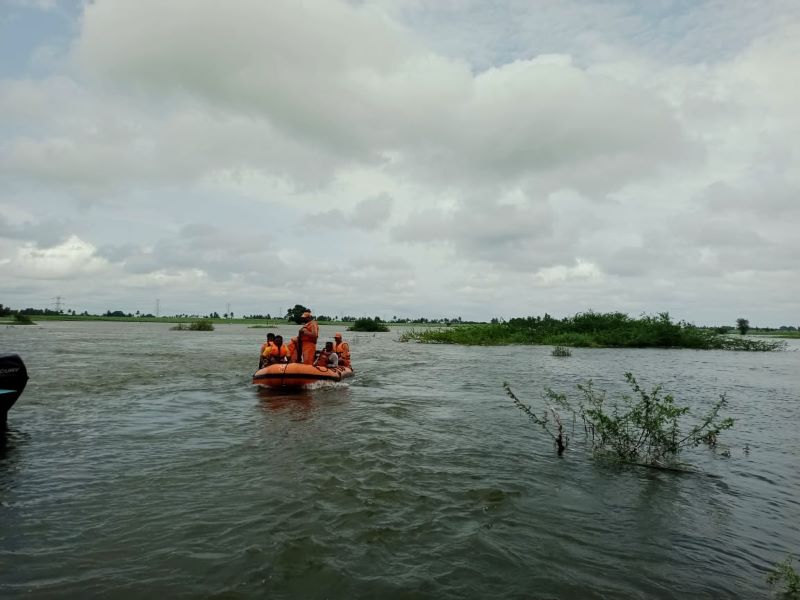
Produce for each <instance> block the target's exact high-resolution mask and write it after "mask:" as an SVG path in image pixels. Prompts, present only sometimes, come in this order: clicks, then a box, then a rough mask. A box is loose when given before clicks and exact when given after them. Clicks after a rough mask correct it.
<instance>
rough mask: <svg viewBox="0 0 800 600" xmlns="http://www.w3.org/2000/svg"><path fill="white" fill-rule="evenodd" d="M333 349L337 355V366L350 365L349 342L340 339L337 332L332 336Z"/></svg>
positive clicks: (339, 334)
mask: <svg viewBox="0 0 800 600" xmlns="http://www.w3.org/2000/svg"><path fill="white" fill-rule="evenodd" d="M333 340H334V342H333V351H334V352H336V354H338V355H339V366H340V367H349V366H350V344H348V343H347V342H343V341H342V334H341V333H337V334H336V335H334V336H333Z"/></svg>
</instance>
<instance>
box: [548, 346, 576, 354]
mask: <svg viewBox="0 0 800 600" xmlns="http://www.w3.org/2000/svg"><path fill="white" fill-rule="evenodd" d="M551 354H552V355H553V356H572V351H571V350H570V349H569V348H565V347H564V346H556V347H555V348H553V351H552V352H551Z"/></svg>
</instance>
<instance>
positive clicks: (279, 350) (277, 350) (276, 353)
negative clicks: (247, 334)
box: [269, 344, 289, 360]
mask: <svg viewBox="0 0 800 600" xmlns="http://www.w3.org/2000/svg"><path fill="white" fill-rule="evenodd" d="M288 356H289V349H288V348H287V347H286V346H284V345H283V344H281V345H280V346H278V345H277V344H273V345H272V348H271V349H270V353H269V357H270V358H277V359H278V360H280V359H282V358H286V357H288Z"/></svg>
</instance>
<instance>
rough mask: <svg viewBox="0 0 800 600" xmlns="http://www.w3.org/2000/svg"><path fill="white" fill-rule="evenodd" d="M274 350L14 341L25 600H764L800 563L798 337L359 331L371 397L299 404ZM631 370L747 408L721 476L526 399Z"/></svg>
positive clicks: (143, 337)
mask: <svg viewBox="0 0 800 600" xmlns="http://www.w3.org/2000/svg"><path fill="white" fill-rule="evenodd" d="M293 330H294V328H293V327H292V328H290V327H280V328H278V331H280V332H282V333H283V334H284V335H287V334H291V333H292V332H293ZM322 334H323V336H324V337H325V338H328V337H330V336H332V334H333V329H329V328H326V327H323V328H322ZM264 335H265V330H264V329H249V328H246V327H244V326H240V325H223V326H217V330H216V331H214V332H191V331H170V330H169V326H167V325H163V324H149V323H103V322H73V323H69V322H45V323H43V324H41V325H38V326H35V327H31V326H29V327H4V328H3V329H2V330H0V350H2V351H14V352H18V353H20V354H21V355H22V356H23V358H24V360H25V362H26V364H27V366H28V371H29V374H30V377H31V380H30V382H29V384H28V388H27V390H26V391H25V393H24V394H23V395H22V397H21V398H20V400H19V401H18V403H17V405H16V406H15V407H14V408H13V409H12V410H11V412H10V413H9V429H10V430H9V432H8V434H7V436H6V441H5V443H4V445H3V446H2V447H0V597H3V598H16V597H22V598H25V597H31V598H62V597H80V598H93V597H109V598H128V597H130V598H141V597H146V596H152V597H170V598H226V599H235V598H265V597H269V598H381V599H390V598H437V599H441V598H580V599H584V598H609V599H622V598H748V599H750V598H768V597H769V596H770V593H771V592H770V589H769V587H768V585H767V583H766V581H765V578H766V575H767V573H768V571H769V569H770V568H771V567H772V566H773V565H774V564H775V563H776V562H778V561H781V560H783V559H784V558H785V557H786V555H787V554H788V553H794V554H800V436H798V425H799V424H800V400H799V399H798V391H797V390H798V388H799V387H800V385H799V384H800V353H798V352H797V349H798V348H799V347H800V344H799V343H798V342H797V341H796V340H795V341H790V350H791V351H789V352H783V353H765V354H761V353H735V352H719V351H706V352H699V351H691V350H612V349H608V350H584V349H575V350H574V351H573V356H572V357H569V358H555V357H553V356H551V355H550V350H551V348H549V347H535V346H533V347H527V346H513V347H500V348H464V347H456V346H431V345H421V344H402V343H398V342H397V341H396V340H397V337H398V333H397V332H391V333H388V334H353V335H352V336H350V341H351V350H352V355H353V360H354V366H355V368H356V376H355V378H353V379H351V380H350V381H349V382H348V383H347V384H339V385H336V386H331V387H325V388H319V389H315V390H311V391H304V392H300V393H294V394H287V393H276V392H271V391H267V390H259V389H258V388H255V387H253V386H252V385H251V384H250V376H251V374H252V371H253V370H254V369H253V367H254V365H255V363H256V360H257V359H256V355H257V352H258V348H259V346H260V344H261V342H262V340H263V337H264ZM345 337H346V338H347V337H348V336H345ZM625 371H632V372H633V373H634V374H635V375H636V376H637V378H638V379H639V381H640V383H643V384H646V385H647V386H648V387H650V386H652V385H655V384H656V383H663V384H664V386H665V389H666V390H667V391H670V392H672V393H674V395H675V396H676V398H677V400H678V402H679V403H681V404H689V405H691V406H692V407H693V408H694V409H695V410H696V411H698V412H703V410H704V409H705V408H707V407H708V406H710V404H711V403H713V402H714V401H715V400H716V399H717V397H718V394H720V393H722V392H724V393H726V394H727V397H728V400H729V407H728V411H727V414H729V415H730V416H733V417H735V418H736V419H737V422H736V426H735V428H734V429H733V430H732V431H730V432H726V433H725V434H723V436H722V437H721V442H722V444H721V446H720V448H718V449H717V451H716V452H713V451H710V450H708V449H705V448H702V449H697V450H692V451H691V452H689V453H688V454H687V455H686V456H685V457H684V458H685V459H687V460H688V461H690V462H692V463H693V464H694V465H695V466H697V467H698V468H699V469H701V470H702V471H703V472H704V474H702V475H697V474H694V475H679V474H674V473H668V472H661V471H655V470H650V469H643V468H636V467H619V466H613V465H608V464H603V463H601V462H597V461H595V460H593V459H592V458H591V457H590V456H588V455H587V453H586V451H585V448H584V447H583V446H582V445H581V444H580V443H579V442H578V441H577V438H576V439H574V440H573V443H572V445H571V447H570V449H568V451H567V452H566V453H565V454H564V455H563V456H562V457H558V456H557V455H556V453H555V451H554V449H553V446H552V442H551V441H550V440H549V439H548V438H547V437H546V436H545V434H544V433H543V432H542V431H540V430H539V429H537V428H536V427H535V426H534V425H533V424H532V423H530V422H529V421H528V420H527V419H526V418H525V416H524V415H523V414H522V413H521V412H520V411H519V410H517V409H516V408H515V407H514V406H513V404H512V403H511V402H510V400H509V399H508V398H507V397H506V396H505V395H504V393H503V389H502V387H501V386H502V382H503V381H506V380H507V381H509V382H511V383H512V386H513V389H514V390H515V391H516V393H517V394H518V395H519V396H521V397H522V398H523V399H526V400H527V401H529V402H534V403H535V402H538V400H539V398H540V397H541V392H542V389H543V388H544V387H545V386H551V387H553V388H554V389H556V390H559V391H565V392H569V393H570V394H572V392H573V391H574V386H575V384H576V383H581V382H585V381H587V380H589V379H591V380H593V381H594V383H595V386H596V387H598V388H601V389H605V390H607V391H608V392H609V394H611V395H614V394H617V393H619V392H622V391H624V390H625V389H626V386H625V382H624V377H623V374H624V372H625ZM726 444H727V448H728V450H729V454H730V455H729V456H727V454H728V452H725V451H724V450H725V448H726V447H725V445H726ZM746 447H747V449H746ZM748 449H749V450H748Z"/></svg>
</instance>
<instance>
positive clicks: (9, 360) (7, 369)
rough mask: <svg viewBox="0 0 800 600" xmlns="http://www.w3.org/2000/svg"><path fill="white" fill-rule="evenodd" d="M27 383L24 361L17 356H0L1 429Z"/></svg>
mask: <svg viewBox="0 0 800 600" xmlns="http://www.w3.org/2000/svg"><path fill="white" fill-rule="evenodd" d="M27 383H28V370H27V369H26V368H25V363H24V362H22V359H21V358H20V357H19V356H18V355H16V354H0V429H3V428H4V427H5V425H6V417H7V416H8V411H9V410H10V409H11V407H12V406H14V402H16V401H17V398H19V396H20V394H22V390H24V389H25V385H26V384H27Z"/></svg>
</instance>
